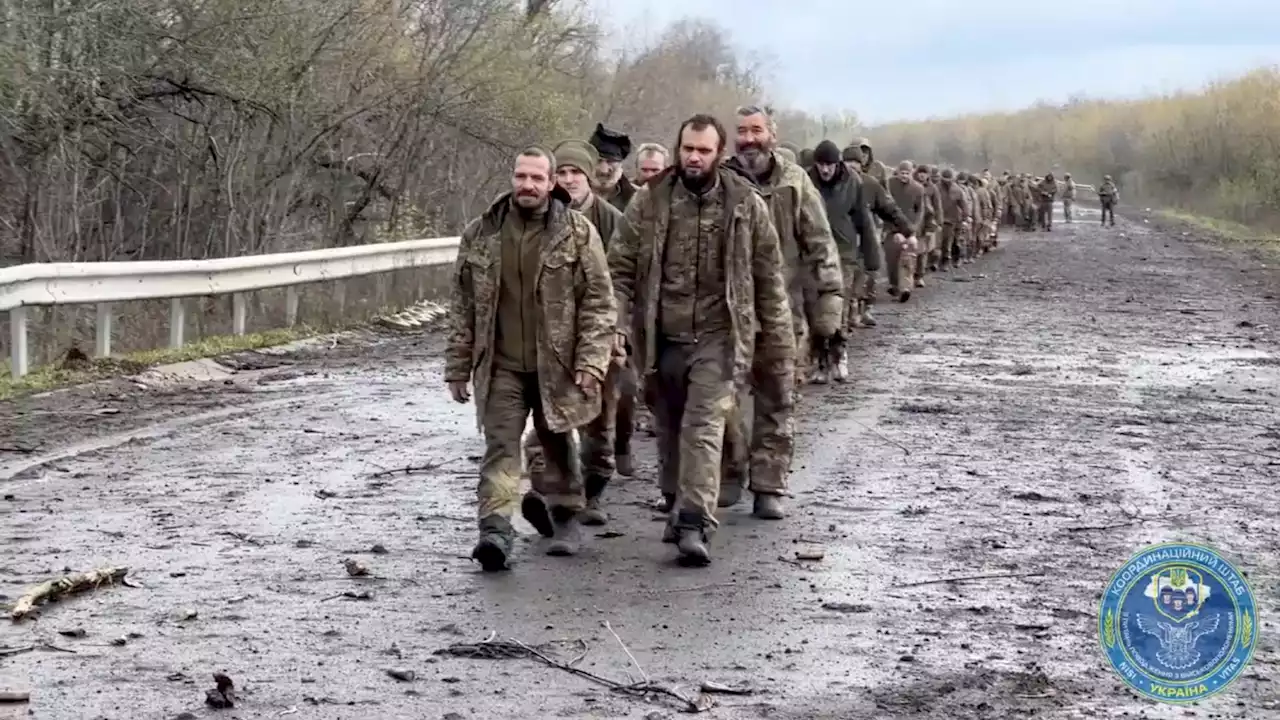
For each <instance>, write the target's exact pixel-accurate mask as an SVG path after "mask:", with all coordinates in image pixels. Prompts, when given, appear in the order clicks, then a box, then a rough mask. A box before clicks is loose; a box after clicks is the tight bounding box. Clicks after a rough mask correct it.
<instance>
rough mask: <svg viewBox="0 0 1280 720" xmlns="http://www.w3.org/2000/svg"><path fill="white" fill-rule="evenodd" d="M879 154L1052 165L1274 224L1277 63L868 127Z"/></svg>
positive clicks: (1278, 154) (1201, 210)
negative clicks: (1188, 83) (1203, 78)
mask: <svg viewBox="0 0 1280 720" xmlns="http://www.w3.org/2000/svg"><path fill="white" fill-rule="evenodd" d="M867 133H868V135H869V136H870V137H871V138H872V139H873V140H874V141H875V143H876V149H877V153H878V154H880V155H882V156H883V157H884V158H910V159H913V160H916V161H933V162H943V163H948V164H952V165H955V166H957V167H964V168H969V169H976V170H981V169H982V168H990V169H991V171H992V172H995V173H999V172H1001V171H1003V170H1006V169H1008V170H1012V171H1014V172H1021V171H1025V172H1030V173H1033V174H1041V175H1042V174H1044V173H1046V172H1053V173H1054V174H1055V175H1057V176H1059V177H1060V176H1061V175H1062V174H1063V173H1064V172H1070V173H1071V174H1072V177H1073V179H1074V180H1076V181H1077V182H1084V183H1090V184H1094V185H1096V184H1098V182H1099V181H1100V180H1101V178H1102V176H1103V175H1111V176H1112V177H1113V178H1114V179H1115V181H1116V182H1117V183H1118V184H1119V186H1120V193H1121V198H1122V200H1125V201H1126V202H1129V201H1132V202H1142V203H1144V204H1146V205H1150V206H1162V207H1173V208H1180V209H1183V210H1186V211H1189V212H1193V213H1197V214H1202V215H1207V216H1212V217H1217V218H1222V219H1226V220H1232V221H1235V222H1239V223H1243V224H1246V225H1250V226H1255V227H1264V228H1270V229H1276V230H1280V68H1275V67H1267V68H1259V69H1257V70H1254V71H1253V72H1250V73H1247V74H1245V75H1243V76H1241V77H1237V78H1233V79H1229V80H1222V81H1219V82H1215V83H1212V84H1210V85H1209V86H1208V87H1206V88H1205V89H1203V90H1197V91H1187V92H1180V93H1174V94H1168V95H1164V96H1159V97H1150V98H1144V99H1140V100H1129V101H1102V100H1086V99H1077V100H1073V101H1071V102H1068V103H1065V104H1062V105H1053V104H1048V103H1040V104H1038V105H1036V106H1034V107H1031V108H1028V109H1025V110H1022V111H1019V112H1010V113H981V114H973V115H967V116H964V117H956V118H948V119H932V120H925V121H920V122H906V123H893V124H888V125H883V126H880V127H875V128H871V129H869V130H868V131H867Z"/></svg>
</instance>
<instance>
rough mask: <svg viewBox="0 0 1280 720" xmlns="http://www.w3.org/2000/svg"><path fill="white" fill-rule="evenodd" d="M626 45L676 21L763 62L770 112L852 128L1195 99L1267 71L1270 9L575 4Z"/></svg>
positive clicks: (834, 0)
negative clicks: (758, 54)
mask: <svg viewBox="0 0 1280 720" xmlns="http://www.w3.org/2000/svg"><path fill="white" fill-rule="evenodd" d="M589 2H590V3H591V4H592V5H593V6H594V7H595V8H596V9H598V10H599V11H600V12H601V14H602V15H603V16H604V18H605V19H606V20H608V21H609V23H610V25H611V26H612V27H613V28H614V29H615V30H616V31H617V34H618V36H619V37H620V38H622V42H624V43H625V42H626V39H625V38H626V37H628V36H630V37H632V38H633V42H634V39H635V38H639V39H644V38H646V37H648V38H651V37H653V36H656V34H657V33H658V32H659V30H660V29H661V28H662V27H663V26H664V25H665V24H667V23H668V22H670V21H672V20H675V19H678V18H681V17H691V16H692V17H703V18H707V19H711V20H715V21H717V22H718V23H720V24H721V25H722V26H724V27H725V28H726V29H728V30H729V31H730V33H732V36H733V38H734V40H735V41H736V43H737V44H738V45H739V46H740V47H741V48H743V49H745V50H754V51H763V52H765V53H767V54H768V55H769V56H770V57H772V58H774V62H773V63H771V64H770V68H769V69H770V74H771V76H772V77H771V82H770V88H771V89H773V90H774V94H775V97H774V98H770V99H775V100H778V101H781V102H784V103H787V104H790V105H794V106H798V107H801V108H803V109H805V110H809V111H811V112H815V113H817V112H822V111H824V110H839V109H849V110H852V111H854V112H856V113H857V114H858V116H859V117H860V118H862V120H863V121H864V122H868V123H877V122H883V121H888V120H894V119H905V118H922V117H927V116H930V115H955V114H960V113H965V112H972V111H980V110H992V109H1015V108H1019V107H1024V106H1027V105H1030V104H1032V103H1034V102H1036V101H1037V100H1040V99H1044V100H1051V101H1053V100H1065V99H1067V98H1068V97H1070V96H1071V95H1077V94H1086V95H1089V96H1094V97H1097V96H1105V97H1117V96H1131V95H1141V94H1147V93H1157V92H1165V91H1170V90H1177V89H1183V88H1191V87H1198V86H1201V85H1203V84H1204V83H1206V82H1208V81H1210V80H1213V79H1216V78H1220V77H1223V76H1224V75H1231V74H1236V73H1239V72H1242V71H1244V70H1247V69H1249V68H1251V67H1254V66H1257V65H1261V64H1280V1H1278V0H1074V1H1072V2H1061V3H1037V2H1028V1H1027V0H908V1H907V2H881V3H877V4H874V5H873V4H871V3H867V2H864V1H863V0H589Z"/></svg>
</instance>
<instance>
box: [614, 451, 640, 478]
mask: <svg viewBox="0 0 1280 720" xmlns="http://www.w3.org/2000/svg"><path fill="white" fill-rule="evenodd" d="M613 462H614V466H615V467H616V468H617V470H618V474H619V475H621V476H622V477H628V478H629V477H635V474H636V466H635V465H632V464H631V453H627V454H625V455H614V456H613Z"/></svg>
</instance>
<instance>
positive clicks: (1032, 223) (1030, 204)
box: [1022, 173, 1039, 232]
mask: <svg viewBox="0 0 1280 720" xmlns="http://www.w3.org/2000/svg"><path fill="white" fill-rule="evenodd" d="M1022 181H1023V183H1024V185H1025V186H1026V192H1025V193H1024V195H1023V197H1024V200H1025V202H1023V204H1022V214H1023V218H1022V226H1023V227H1022V229H1023V230H1026V231H1027V232H1035V231H1036V218H1037V216H1038V213H1039V198H1038V197H1037V195H1036V185H1037V183H1036V181H1035V180H1033V179H1032V177H1031V174H1030V173H1022Z"/></svg>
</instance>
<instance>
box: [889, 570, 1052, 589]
mask: <svg viewBox="0 0 1280 720" xmlns="http://www.w3.org/2000/svg"><path fill="white" fill-rule="evenodd" d="M1043 576H1044V572H1043V571H1040V572H1029V573H993V574H990V575H962V576H959V577H945V578H938V579H936V580H921V581H919V582H911V583H903V584H901V585H893V586H891V587H892V588H894V589H896V588H909V587H921V586H923V585H942V584H944V583H961V582H971V581H974V580H1003V579H1007V578H1027V577H1043Z"/></svg>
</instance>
